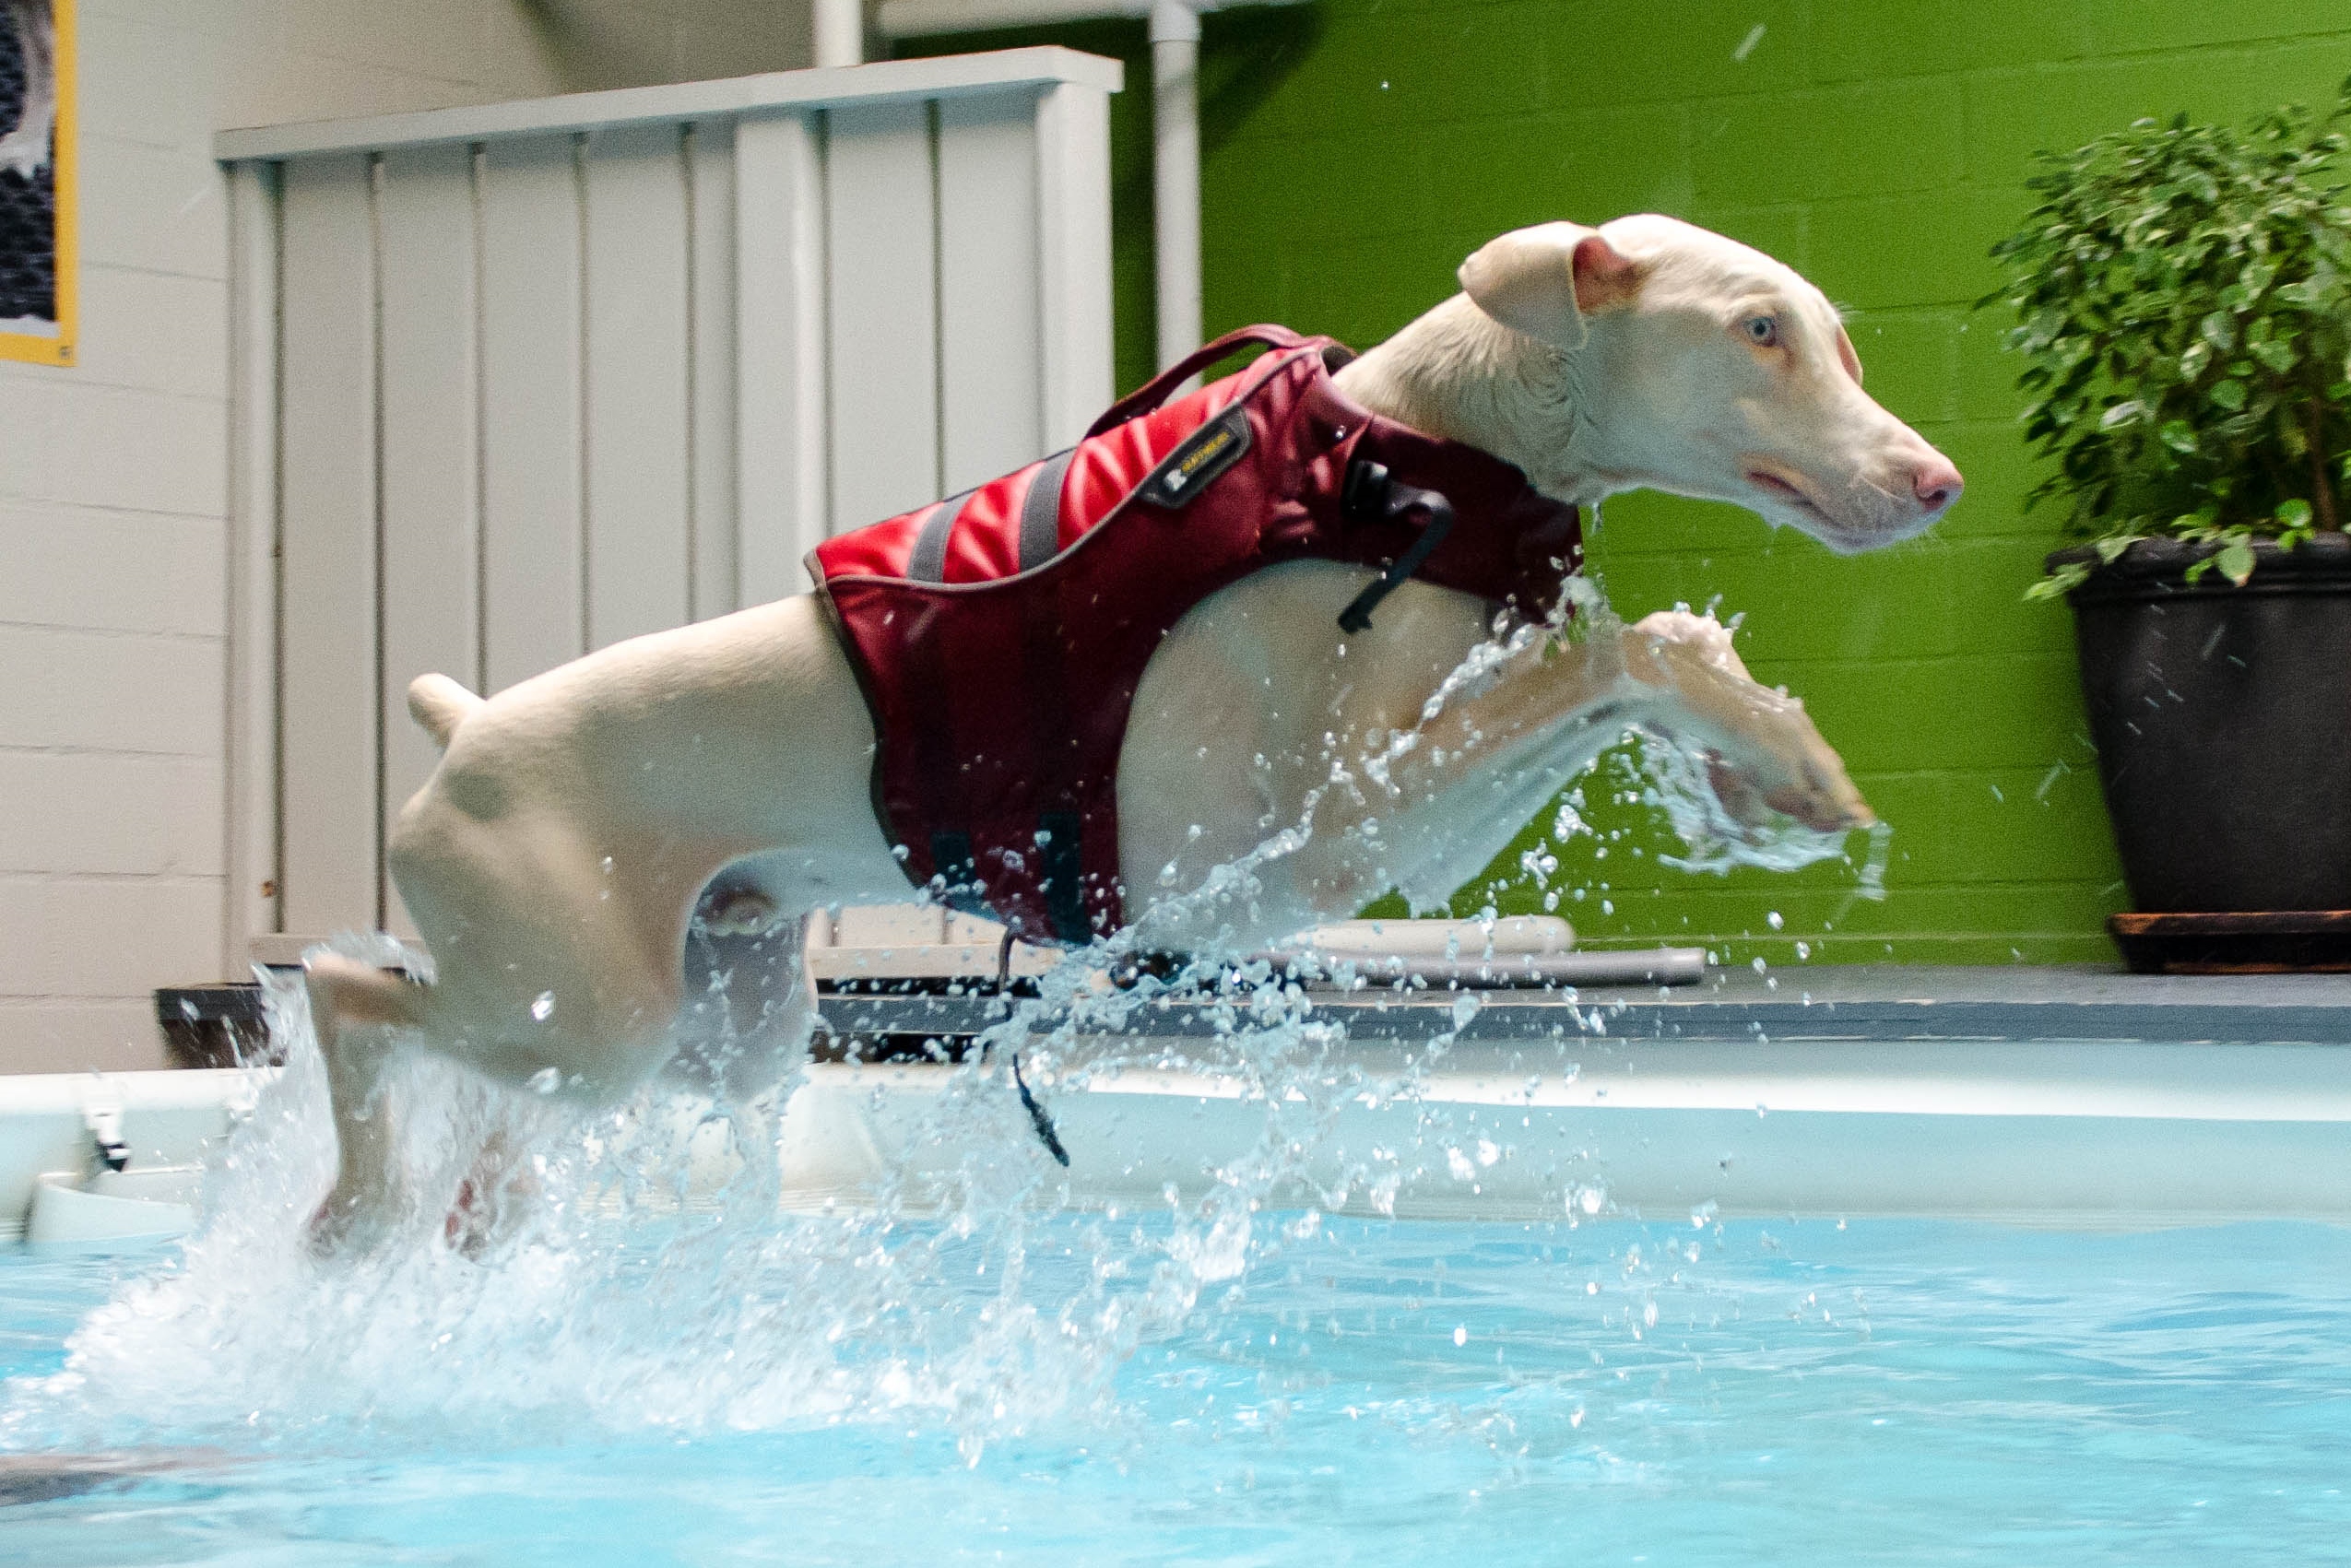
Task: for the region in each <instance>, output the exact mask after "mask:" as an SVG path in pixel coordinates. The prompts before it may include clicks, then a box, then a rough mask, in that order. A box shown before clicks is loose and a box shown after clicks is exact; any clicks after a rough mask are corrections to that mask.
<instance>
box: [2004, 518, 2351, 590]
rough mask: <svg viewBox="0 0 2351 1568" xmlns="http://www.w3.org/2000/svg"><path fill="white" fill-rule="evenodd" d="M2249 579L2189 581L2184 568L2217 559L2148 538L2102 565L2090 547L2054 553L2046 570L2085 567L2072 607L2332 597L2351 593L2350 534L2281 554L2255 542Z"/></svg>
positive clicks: (2321, 537)
mask: <svg viewBox="0 0 2351 1568" xmlns="http://www.w3.org/2000/svg"><path fill="white" fill-rule="evenodd" d="M2251 544H2252V548H2253V562H2254V564H2253V575H2252V576H2251V578H2250V579H2249V580H2248V581H2247V582H2246V583H2245V584H2243V585H2242V586H2241V587H2240V586H2239V585H2238V584H2234V583H2231V582H2230V581H2229V580H2228V579H2227V578H2226V577H2223V576H2222V575H2221V574H2220V573H2219V572H2205V573H2204V574H2203V576H2202V577H2200V578H2198V579H2197V580H2196V581H2195V582H2193V583H2190V582H2188V581H2187V576H2186V574H2187V571H2188V568H2190V567H2191V566H2193V565H2194V564H2195V563H2196V562H2198V561H2200V560H2207V559H2209V558H2211V557H2212V556H2215V555H2217V554H2218V553H2220V549H2221V547H2220V546H2219V545H2216V544H2213V543H2210V542H2207V541H2203V540H2192V539H2167V538H2151V539H2139V540H2136V541H2134V542H2133V543H2132V545H2131V547H2130V548H2128V549H2126V550H2124V551H2123V552H2122V553H2121V555H2119V556H2117V557H2115V559H2114V560H2110V561H2109V560H2100V559H2099V558H2098V552H2097V547H2096V546H2094V545H2070V546H2068V547H2067V548H2064V549H2061V550H2052V551H2050V554H2049V557H2048V559H2047V560H2045V561H2044V562H2043V563H2042V564H2043V566H2044V568H2045V570H2047V571H2050V572H2056V571H2057V570H2058V569H2059V568H2061V567H2066V566H2074V565H2086V566H2088V567H2089V569H2090V575H2089V578H2088V580H2087V581H2086V582H2085V583H2083V584H2082V585H2081V586H2079V587H2077V588H2075V589H2073V591H2072V592H2070V593H2069V594H2067V595H2066V597H2067V598H2069V599H2071V600H2073V602H2074V603H2076V604H2079V603H2082V602H2083V601H2084V600H2085V599H2089V600H2096V599H2103V598H2110V597H2118V596H2119V597H2123V598H2142V597H2145V596H2147V595H2151V594H2152V595H2163V596H2165V597H2170V596H2173V595H2180V594H2245V593H2287V594H2293V593H2303V594H2307V593H2334V592H2341V591H2345V590H2351V534H2344V533H2327V534H2317V535H2313V536H2311V537H2310V538H2308V539H2305V540H2303V541H2302V542H2301V543H2300V544H2298V545H2296V546H2295V547H2294V548H2292V549H2285V548H2281V547H2280V546H2279V545H2278V543H2277V542H2276V541H2275V540H2274V539H2254V540H2252V541H2251Z"/></svg>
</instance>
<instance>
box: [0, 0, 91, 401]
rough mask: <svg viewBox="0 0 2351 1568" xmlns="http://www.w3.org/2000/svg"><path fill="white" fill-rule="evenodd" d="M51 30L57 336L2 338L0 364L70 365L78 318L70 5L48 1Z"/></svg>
mask: <svg viewBox="0 0 2351 1568" xmlns="http://www.w3.org/2000/svg"><path fill="white" fill-rule="evenodd" d="M50 6H51V9H50V25H51V26H52V27H53V28H54V29H56V45H57V57H56V62H55V68H56V72H57V129H56V134H55V137H54V140H53V143H52V145H53V147H55V149H56V150H55V152H54V154H53V171H52V175H51V178H52V181H53V189H54V191H55V210H56V215H57V241H56V243H57V253H56V256H55V261H56V277H57V301H56V303H57V336H54V337H43V336H37V335H35V334H33V333H30V332H0V360H30V362H32V363H33V364H36V365H70V364H72V363H73V362H74V343H75V337H76V333H77V329H78V327H79V325H80V315H81V298H80V296H81V266H80V262H81V245H80V237H81V225H80V217H81V214H80V210H79V209H80V203H79V201H78V200H77V197H78V196H79V195H80V193H81V181H80V160H81V138H80V136H78V135H77V130H78V127H79V125H80V114H79V112H78V111H79V102H80V96H81V73H80V71H79V70H78V69H77V68H76V60H75V50H74V0H50Z"/></svg>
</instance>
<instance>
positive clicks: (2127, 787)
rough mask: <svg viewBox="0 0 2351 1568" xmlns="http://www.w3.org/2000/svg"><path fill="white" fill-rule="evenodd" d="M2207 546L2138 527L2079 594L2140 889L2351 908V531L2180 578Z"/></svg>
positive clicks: (2098, 713)
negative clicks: (2247, 572)
mask: <svg viewBox="0 0 2351 1568" xmlns="http://www.w3.org/2000/svg"><path fill="white" fill-rule="evenodd" d="M2211 553H2212V548H2211V547H2209V546H2203V545H2191V544H2186V543H2183V542H2180V541H2178V540H2171V539H2153V540H2146V541H2143V542H2142V543H2139V544H2135V545H2132V547H2131V548H2130V549H2129V550H2127V551H2126V552H2124V554H2123V555H2122V556H2121V559H2119V560H2115V561H2114V562H2112V563H2111V564H2108V565H2102V566H2097V568H2096V569H2095V570H2094V571H2093V572H2091V575H2090V579H2089V581H2088V582H2086V583H2085V584H2082V586H2080V587H2079V588H2076V589H2075V590H2074V591H2073V594H2072V595H2069V597H2070V598H2071V599H2072V601H2073V613H2074V621H2075V629H2076V631H2077V634H2078V641H2079V646H2080V654H2081V664H2082V690H2083V694H2084V696H2085V698H2086V699H2087V700H2088V703H2089V713H2090V733H2091V737H2092V738H2093V739H2094V740H2095V741H2096V742H2097V750H2098V775H2099V778H2100V780H2101V782H2103V784H2105V786H2106V804H2107V810H2108V812H2109V815H2110V816H2111V817H2112V819H2113V821H2114V836H2115V842H2116V845H2117V847H2118V848H2119V849H2120V850H2121V855H2122V871H2123V875H2124V877H2125V878H2128V880H2129V882H2130V888H2131V896H2132V899H2133V900H2134V901H2135V902H2136V904H2137V907H2138V908H2139V909H2141V910H2143V911H2149V912H2166V911H2208V912H2226V911H2246V910H2315V909H2330V910H2341V909H2351V537H2346V536H2344V535H2342V534H2330V535H2323V536H2320V537H2319V538H2316V539H2313V540H2311V541H2310V542H2308V543H2306V544H2303V545H2301V546H2298V547H2297V548H2294V549H2292V550H2281V549H2279V548H2276V547H2275V546H2274V545H2269V544H2259V545H2256V546H2255V547H2254V553H2255V556H2256V558H2257V561H2256V565H2255V567H2254V570H2253V575H2252V577H2251V580H2250V581H2249V582H2248V583H2246V584H2245V585H2244V586H2243V587H2238V586H2235V585H2234V584H2231V583H2229V581H2228V580H2227V578H2225V577H2223V576H2222V575H2221V574H2220V573H2219V572H2217V571H2211V572H2206V573H2205V574H2204V575H2203V577H2202V578H2200V579H2199V580H2198V581H2197V582H2195V583H2193V584H2191V583H2189V582H2187V581H2186V580H2185V577H2184V576H2183V573H2184V572H2185V571H2186V569H2187V568H2188V567H2189V566H2190V565H2191V564H2192V563H2193V562H2194V561H2196V560H2201V559H2202V558H2203V557H2204V556H2206V555H2209V554H2211ZM2096 559H2097V558H2096V556H2095V554H2093V553H2092V552H2090V551H2088V550H2086V549H2070V550H2061V551H2059V552H2058V553H2056V554H2055V555H2052V556H2050V558H2049V562H2050V566H2051V567H2052V568H2054V567H2056V566H2059V565H2062V564H2064V563H2066V562H2068V561H2076V560H2093V561H2094V560H2096Z"/></svg>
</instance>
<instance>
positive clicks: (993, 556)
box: [808, 326, 1583, 942]
mask: <svg viewBox="0 0 2351 1568" xmlns="http://www.w3.org/2000/svg"><path fill="white" fill-rule="evenodd" d="M1252 343H1258V344H1265V345H1268V346H1270V347H1271V348H1273V350H1274V352H1272V353H1269V354H1266V355H1264V356H1263V357H1261V358H1260V359H1258V360H1257V361H1256V362H1255V363H1254V364H1252V365H1250V366H1249V367H1248V368H1247V369H1246V370H1245V371H1241V372H1240V373H1239V374H1237V375H1234V376H1229V377H1227V378H1225V379H1223V380H1222V381H1218V382H1214V383H1211V384H1209V385H1207V386H1204V387H1202V388H1200V389H1199V391H1198V392H1195V393H1193V394H1191V395H1189V396H1187V397H1184V398H1182V399H1180V400H1178V401H1176V402H1175V403H1172V404H1167V405H1166V406H1165V407H1161V405H1162V402H1163V400H1164V398H1165V397H1166V396H1167V395H1168V393H1169V392H1170V391H1171V390H1173V389H1174V388H1175V387H1176V386H1177V385H1178V384H1180V383H1182V382H1183V381H1184V380H1185V378H1187V376H1190V375H1192V374H1193V373H1194V372H1196V371H1199V370H1200V369H1201V368H1202V367H1204V366H1206V365H1210V364H1213V363H1214V362H1215V361H1216V360H1221V359H1223V358H1224V357H1225V356H1226V355H1228V354H1230V353H1232V352H1233V351H1234V350H1235V348H1239V347H1241V346H1243V345H1245V344H1252ZM1349 357H1350V356H1349V354H1348V352H1347V350H1346V349H1344V348H1341V347H1340V346H1339V345H1338V344H1336V343H1333V342H1332V341H1331V340H1330V339H1329V338H1326V337H1311V338H1310V337H1301V336H1298V335H1297V334H1295V333H1294V332H1291V331H1289V330H1288V329H1287V328H1285V327H1278V326H1255V327H1247V328H1245V329H1243V330H1241V331H1239V332H1235V333H1232V334H1230V335H1228V336H1224V337H1223V338H1220V339H1218V340H1217V341H1216V342H1214V343H1211V344H1210V345H1208V346H1207V347H1206V348H1202V349H1200V350H1199V352H1197V353H1195V354H1193V355H1192V356H1190V357H1189V358H1188V359H1187V360H1184V361H1183V362H1182V363H1181V364H1178V365H1176V366H1175V367H1173V368H1172V369H1170V370H1168V371H1166V372H1165V373H1164V374H1163V375H1161V376H1160V377H1159V378H1158V379H1157V380H1155V381H1153V382H1152V383H1151V384H1150V385H1148V386H1146V387H1143V388H1142V389H1141V390H1140V391H1139V392H1136V393H1135V394H1133V395H1130V396H1128V397H1127V398H1126V399H1124V400H1123V401H1121V402H1120V403H1118V404H1117V405H1116V406H1115V407H1112V408H1111V410H1110V411H1109V412H1108V413H1106V414H1105V415H1104V416H1103V417H1102V418H1101V419H1099V420H1097V421H1095V423H1094V427H1093V430H1089V431H1088V432H1087V433H1086V439H1085V440H1084V441H1082V442H1080V443H1079V444H1078V445H1077V446H1076V447H1074V448H1072V449H1071V450H1069V451H1068V452H1063V453H1060V454H1056V455H1055V456H1052V457H1048V458H1046V459H1044V460H1043V461H1042V462H1037V463H1032V464H1030V465H1029V466H1026V467H1024V468H1022V469H1020V470H1019V471H1017V472H1015V473H1011V474H1007V475H1006V476H1004V477H1002V478H1000V479H995V480H992V481H990V482H989V483H987V484H985V485H982V486H980V487H979V488H978V489H973V490H969V491H966V492H965V493H964V494H963V495H960V496H952V497H950V498H949V499H947V500H945V501H937V502H934V503H932V504H931V505H929V506H926V507H921V508H918V509H916V511H913V512H909V513H904V514H903V515H901V516H897V517H892V518H891V519H890V520H888V521H887V522H883V523H876V524H874V525H871V526H870V527H867V528H861V529H858V530H857V531H856V532H855V533H849V534H844V535H841V536H838V537H835V538H831V539H827V540H826V541H825V542H824V543H822V544H821V545H819V546H818V547H817V548H815V550H814V551H812V552H811V553H810V554H809V559H808V567H809V575H810V576H811V577H813V578H814V579H815V580H816V584H817V593H818V595H819V597H820V598H821V599H822V601H823V602H824V604H825V606H826V607H827V610H828V613H829V614H830V616H831V618H832V619H833V625H834V627H835V629H836V630H837V631H839V633H840V636H841V641H842V644H843V646H844V647H845V649H846V650H847V652H848V654H849V662H850V664H851V666H854V667H855V669H856V670H857V678H858V681H859V683H860V684H861V685H862V687H863V688H864V690H865V697H866V703H867V706H868V708H869V709H870V710H871V712H872V715H873V724H874V732H875V735H876V737H877V739H878V741H879V750H878V753H877V755H876V757H875V759H874V772H873V793H874V809H875V810H876V811H877V812H878V813H879V814H880V819H881V827H882V831H883V832H884V833H886V834H887V835H888V836H889V838H890V841H891V843H892V846H893V847H894V848H895V849H896V850H897V852H898V853H899V855H901V856H902V857H903V860H904V866H905V867H906V875H907V877H908V878H910V879H911V880H912V881H913V882H914V883H915V885H916V886H917V887H919V888H922V889H925V890H927V891H928V892H929V893H931V894H932V895H933V896H935V897H937V898H939V899H940V900H942V901H943V902H947V903H949V904H951V905H952V906H953V907H956V908H959V909H963V910H967V911H970V912H972V913H985V914H992V915H994V916H995V917H996V918H998V919H999V920H1002V921H1004V922H1005V923H1006V924H1007V925H1010V926H1011V927H1012V929H1013V930H1014V931H1016V932H1018V933H1019V934H1020V935H1021V936H1022V937H1025V938H1027V939H1030V940H1033V941H1035V940H1057V941H1063V942H1082V941H1085V940H1088V939H1089V938H1091V937H1094V936H1097V935H1101V934H1105V933H1107V932H1109V931H1112V930H1115V929H1116V928H1117V927H1118V926H1119V925H1121V924H1123V921H1124V915H1125V911H1124V908H1123V902H1124V901H1123V894H1122V890H1121V886H1120V882H1119V876H1118V807H1117V790H1116V781H1117V772H1118V751H1119V747H1120V745H1121V744H1122V743H1123V741H1124V740H1125V738H1126V733H1127V716H1128V710H1129V708H1130V706H1131V705H1132V703H1133V701H1134V697H1135V689H1136V687H1137V686H1138V685H1139V684H1140V682H1141V680H1142V675H1143V666H1145V665H1146V664H1148V663H1149V662H1150V661H1151V656H1152V652H1153V651H1154V650H1155V649H1157V647H1158V646H1159V643H1160V640H1161V639H1162V638H1164V637H1165V636H1166V635H1167V633H1168V631H1170V630H1172V629H1173V628H1174V626H1175V625H1176V621H1178V620H1179V619H1182V618H1183V615H1184V613H1185V612H1186V611H1187V610H1188V609H1190V608H1191V607H1193V606H1194V605H1196V604H1198V603H1199V602H1200V601H1201V600H1202V599H1205V598H1207V597H1208V596H1209V595H1211V594H1213V593H1215V592H1216V591H1217V590H1218V589H1219V588H1222V587H1223V586H1225V585H1226V584H1229V583H1233V582H1235V581H1237V580H1238V579H1240V578H1242V577H1245V576H1246V575H1248V574H1249V573H1250V572H1255V571H1257V570H1258V569H1259V568H1261V567H1265V566H1269V565H1271V564H1272V563H1274V562H1276V561H1283V560H1302V559H1318V560H1338V561H1347V562H1352V563H1353V564H1356V565H1361V566H1369V567H1375V568H1380V569H1382V572H1383V574H1382V577H1381V579H1380V580H1379V581H1377V582H1376V583H1374V584H1372V586H1371V587H1369V588H1367V589H1366V590H1365V593H1364V595H1362V596H1361V597H1360V598H1359V599H1358V600H1357V601H1356V603H1355V604H1354V605H1353V606H1350V607H1349V611H1348V615H1347V616H1344V617H1342V618H1341V621H1342V624H1343V625H1344V626H1345V627H1346V628H1347V629H1349V630H1356V631H1360V630H1362V628H1363V627H1365V626H1367V625H1368V624H1369V623H1370V622H1369V612H1370V609H1371V607H1372V606H1373V605H1375V604H1376V602H1377V599H1378V597H1379V595H1382V594H1384V593H1385V592H1386V591H1387V589H1388V588H1389V587H1392V586H1393V585H1394V584H1395V583H1396V582H1397V581H1399V580H1400V579H1401V578H1403V577H1404V576H1406V575H1411V576H1416V577H1420V578H1422V579H1424V580H1425V581H1427V582H1430V583H1435V584H1439V585H1441V586H1444V587H1447V588H1455V589H1459V590H1460V591H1462V592H1465V593H1471V594H1475V595H1479V596H1480V597H1482V598H1484V599H1487V600H1490V601H1493V602H1494V603H1495V604H1497V605H1505V604H1506V605H1511V606H1514V607H1516V608H1517V609H1518V612H1519V613H1521V614H1525V615H1542V614H1544V613H1546V612H1547V611H1549V609H1550V608H1551V607H1552V605H1553V604H1554V601H1555V600H1556V599H1557V597H1558V595H1559V592H1560V583H1561V578H1562V577H1563V576H1564V575H1565V573H1566V572H1571V571H1574V570H1576V569H1577V566H1578V565H1579V563H1580V562H1581V560H1582V554H1583V544H1582V529H1581V526H1580V520H1579V518H1578V516H1577V512H1576V509H1575V508H1574V507H1572V506H1567V505H1563V504H1562V503H1560V502H1558V501H1552V500H1550V499H1548V498H1546V497H1544V496H1542V495H1540V494H1538V493H1537V492H1536V491H1535V490H1534V489H1533V488H1532V487H1531V486H1530V485H1529V484H1528V483H1527V479H1526V476H1525V475H1523V474H1521V473H1520V472H1519V471H1518V469H1517V468H1515V467H1513V466H1511V465H1509V464H1507V463H1505V462H1503V461H1502V460H1501V459H1499V458H1497V457H1494V456H1490V455H1489V454H1485V453H1483V452H1481V451H1478V450H1477V449H1476V448H1474V447H1470V446H1465V445H1462V444H1461V443H1459V442H1450V441H1442V440H1439V439H1437V438H1435V437H1433V436H1428V435H1424V434H1422V433H1421V432H1420V431H1418V430H1412V429H1409V428H1408V427H1406V426H1403V425H1400V424H1398V423H1396V422H1395V421H1394V420H1392V419H1382V418H1380V417H1379V416H1377V415H1376V414H1372V413H1370V412H1368V411H1367V410H1365V409H1364V408H1361V407H1357V406H1356V405H1354V404H1353V403H1352V402H1350V401H1349V400H1348V399H1347V398H1346V397H1344V396H1343V395H1341V394H1340V392H1339V390H1338V389H1337V388H1336V387H1335V386H1333V385H1332V384H1331V379H1330V371H1332V370H1333V369H1335V368H1336V367H1337V366H1339V365H1341V364H1343V363H1345V362H1346V360H1347V359H1348V358H1349ZM1416 517H1417V521H1416ZM1332 635H1333V636H1334V637H1339V636H1343V635H1344V632H1343V631H1341V628H1337V627H1334V628H1333V629H1332Z"/></svg>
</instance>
